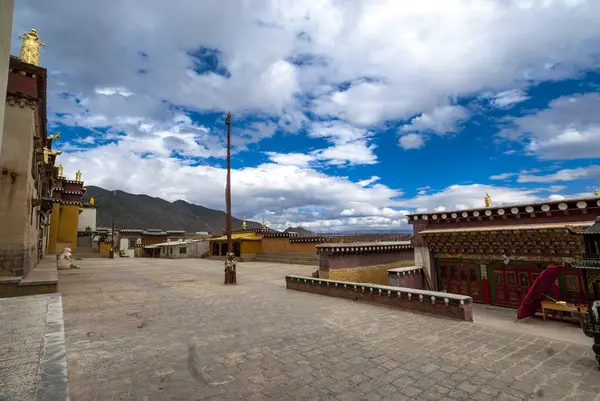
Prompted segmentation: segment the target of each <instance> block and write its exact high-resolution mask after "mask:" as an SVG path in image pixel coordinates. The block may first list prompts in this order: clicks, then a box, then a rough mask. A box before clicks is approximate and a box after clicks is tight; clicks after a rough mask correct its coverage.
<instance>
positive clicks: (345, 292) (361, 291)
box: [285, 275, 473, 322]
mask: <svg viewBox="0 0 600 401" xmlns="http://www.w3.org/2000/svg"><path fill="white" fill-rule="evenodd" d="M285 282H286V288H287V289H290V290H297V291H305V292H311V293H313V294H321V295H328V296H332V297H338V298H346V299H352V300H355V301H364V302H369V303H374V304H379V305H386V306H391V307H395V308H400V309H405V310H410V311H414V312H419V313H426V314H430V315H435V316H441V317H446V318H451V319H457V320H465V321H468V322H472V321H473V300H472V299H471V297H468V296H464V295H456V294H447V293H443V292H436V291H425V290H416V289H413V288H403V287H391V286H387V285H376V284H364V283H353V282H345V281H338V280H325V279H321V278H312V277H304V276H293V275H288V276H286V277H285Z"/></svg>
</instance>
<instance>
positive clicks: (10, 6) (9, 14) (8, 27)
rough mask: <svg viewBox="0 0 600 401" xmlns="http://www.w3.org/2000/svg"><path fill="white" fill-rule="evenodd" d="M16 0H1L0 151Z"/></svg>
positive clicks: (0, 149) (0, 148)
mask: <svg viewBox="0 0 600 401" xmlns="http://www.w3.org/2000/svg"><path fill="white" fill-rule="evenodd" d="M14 7H15V0H0V151H2V133H3V132H4V106H5V105H6V83H7V81H8V66H9V60H10V35H11V33H12V23H13V11H14Z"/></svg>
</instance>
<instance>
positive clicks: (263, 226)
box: [260, 217, 267, 229]
mask: <svg viewBox="0 0 600 401" xmlns="http://www.w3.org/2000/svg"><path fill="white" fill-rule="evenodd" d="M260 228H262V229H265V228H267V226H266V225H265V218H264V217H263V218H262V224H261V225H260Z"/></svg>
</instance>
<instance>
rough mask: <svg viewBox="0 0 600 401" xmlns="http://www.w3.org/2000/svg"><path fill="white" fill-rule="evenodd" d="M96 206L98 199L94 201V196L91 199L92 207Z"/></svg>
mask: <svg viewBox="0 0 600 401" xmlns="http://www.w3.org/2000/svg"><path fill="white" fill-rule="evenodd" d="M95 204H96V199H94V197H93V196H92V197H91V198H90V205H92V206H94V205H95Z"/></svg>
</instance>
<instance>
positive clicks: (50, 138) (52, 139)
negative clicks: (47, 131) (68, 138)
mask: <svg viewBox="0 0 600 401" xmlns="http://www.w3.org/2000/svg"><path fill="white" fill-rule="evenodd" d="M59 139H60V132H59V133H58V134H56V135H48V140H50V141H58V140H59Z"/></svg>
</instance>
